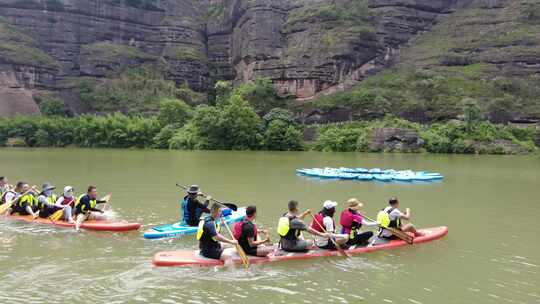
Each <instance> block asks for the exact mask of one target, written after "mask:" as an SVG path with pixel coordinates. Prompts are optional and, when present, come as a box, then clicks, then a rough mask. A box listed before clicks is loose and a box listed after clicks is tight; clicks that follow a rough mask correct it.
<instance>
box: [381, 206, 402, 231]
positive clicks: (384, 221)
mask: <svg viewBox="0 0 540 304" xmlns="http://www.w3.org/2000/svg"><path fill="white" fill-rule="evenodd" d="M393 210H394V208H390V209H388V210H385V209H383V210H381V211H379V213H377V223H379V225H381V226H382V227H384V228H399V227H400V226H401V220H400V219H399V218H397V219H395V220H393V221H392V220H390V213H391V212H392V211H393Z"/></svg>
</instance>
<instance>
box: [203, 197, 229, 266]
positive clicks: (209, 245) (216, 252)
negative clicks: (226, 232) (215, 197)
mask: <svg viewBox="0 0 540 304" xmlns="http://www.w3.org/2000/svg"><path fill="white" fill-rule="evenodd" d="M220 218H221V219H220ZM222 225H225V224H224V222H223V218H222V217H221V206H220V205H219V204H214V205H212V208H211V210H210V215H209V216H207V217H206V218H205V219H204V220H201V221H200V222H199V228H198V229H197V240H199V249H200V254H201V255H202V256H204V257H206V258H210V259H216V260H222V261H226V260H227V259H228V258H229V257H230V256H231V255H232V253H233V251H234V250H235V249H234V248H228V249H227V250H224V249H223V247H222V245H221V243H220V242H223V243H228V244H232V245H236V244H237V243H238V242H237V241H236V240H231V239H228V238H226V237H224V236H223V235H221V233H220V232H221V226H222Z"/></svg>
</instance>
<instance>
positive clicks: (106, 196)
mask: <svg viewBox="0 0 540 304" xmlns="http://www.w3.org/2000/svg"><path fill="white" fill-rule="evenodd" d="M111 196H112V195H111V194H107V195H105V196H104V197H102V198H101V201H106V202H107V203H108V202H109V201H110V200H111Z"/></svg>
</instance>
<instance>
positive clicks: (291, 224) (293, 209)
mask: <svg viewBox="0 0 540 304" xmlns="http://www.w3.org/2000/svg"><path fill="white" fill-rule="evenodd" d="M288 207H289V211H288V212H287V213H285V214H283V216H282V217H281V218H280V219H279V222H278V228H277V232H278V234H279V236H280V240H279V247H280V248H281V249H282V250H284V251H288V252H305V251H307V250H308V249H309V248H310V247H311V246H313V242H312V241H311V240H305V239H304V238H303V236H302V231H308V232H309V233H311V234H315V235H318V236H320V237H327V238H328V237H330V235H329V234H328V233H322V232H318V231H315V230H308V228H307V226H306V224H304V221H303V219H304V218H305V217H306V215H308V214H309V212H310V210H309V209H308V210H306V211H305V212H304V213H302V214H300V215H299V214H298V212H299V211H298V202H297V201H294V200H293V201H290V202H289V205H288Z"/></svg>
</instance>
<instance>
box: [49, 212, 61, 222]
mask: <svg viewBox="0 0 540 304" xmlns="http://www.w3.org/2000/svg"><path fill="white" fill-rule="evenodd" d="M62 215H64V210H58V211H56V212H55V213H53V214H52V215H51V216H49V219H50V220H51V221H53V222H56V221H58V220H60V219H61V218H62Z"/></svg>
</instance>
